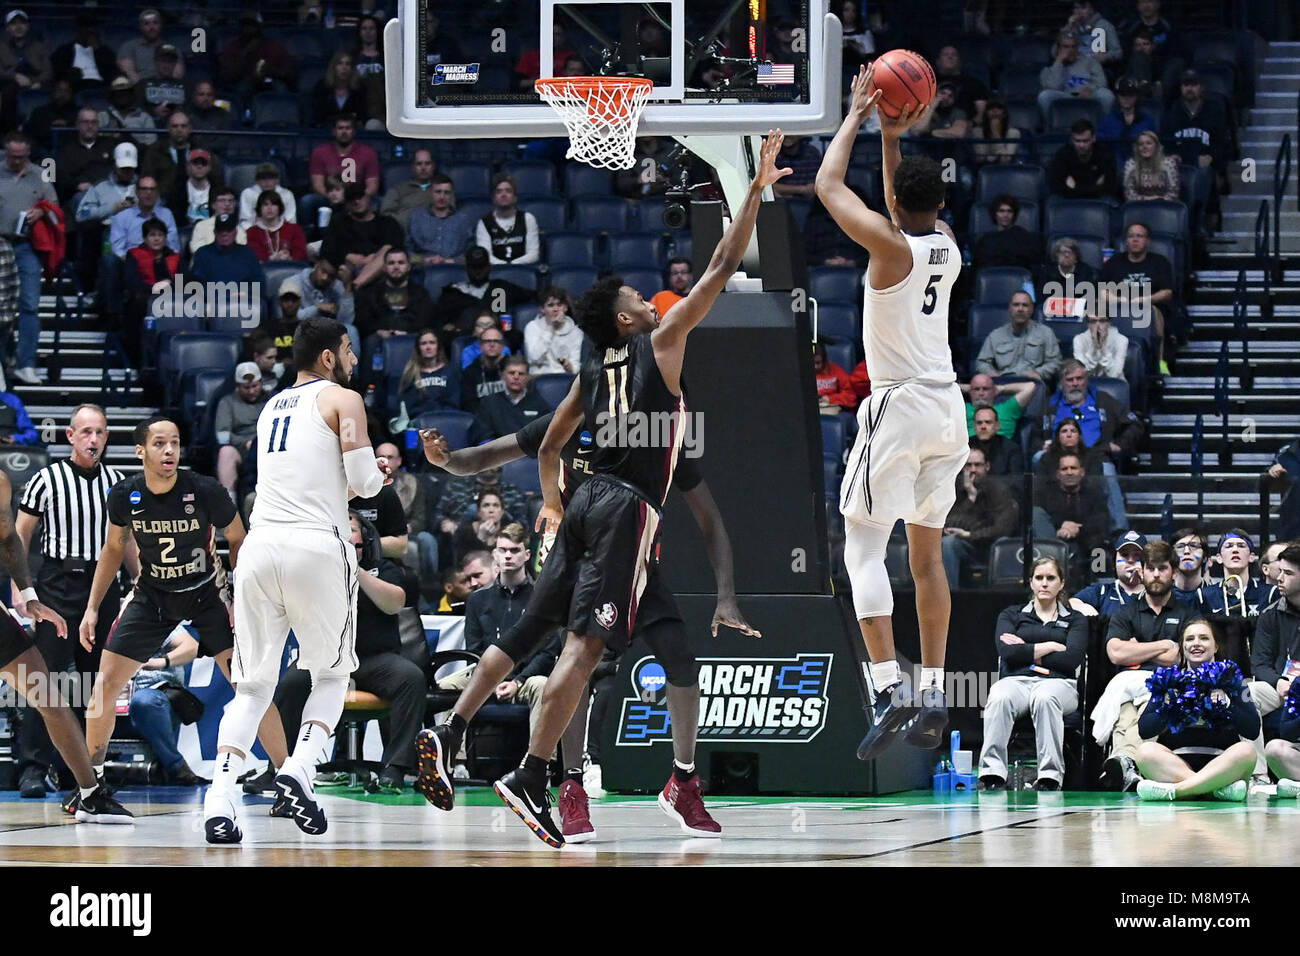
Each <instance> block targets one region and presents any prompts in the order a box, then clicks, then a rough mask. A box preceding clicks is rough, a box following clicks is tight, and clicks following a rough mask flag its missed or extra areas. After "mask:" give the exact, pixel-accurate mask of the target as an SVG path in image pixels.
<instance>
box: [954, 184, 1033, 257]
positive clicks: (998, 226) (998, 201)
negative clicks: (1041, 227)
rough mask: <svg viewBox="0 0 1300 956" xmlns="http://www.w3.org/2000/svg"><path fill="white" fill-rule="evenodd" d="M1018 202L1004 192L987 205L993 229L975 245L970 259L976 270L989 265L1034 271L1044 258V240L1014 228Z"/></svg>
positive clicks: (1018, 212) (1018, 209)
mask: <svg viewBox="0 0 1300 956" xmlns="http://www.w3.org/2000/svg"><path fill="white" fill-rule="evenodd" d="M1019 215H1020V200H1019V199H1017V198H1016V197H1015V196H1012V195H1009V194H1007V193H1003V194H1002V195H999V196H994V197H993V201H992V202H991V203H989V219H991V220H992V221H993V225H994V229H993V231H992V232H986V233H984V235H982V236H980V237H979V239H977V240H976V242H975V248H974V250H973V251H972V253H971V260H972V262H973V264H974V266H975V268H976V269H984V268H987V267H988V266H1019V267H1020V268H1022V269H1033V268H1035V267H1037V265H1038V263H1039V262H1040V261H1041V260H1042V258H1043V237H1042V236H1041V235H1039V234H1038V233H1036V232H1030V231H1029V230H1028V229H1026V228H1024V227H1023V226H1018V225H1016V219H1017V217H1019Z"/></svg>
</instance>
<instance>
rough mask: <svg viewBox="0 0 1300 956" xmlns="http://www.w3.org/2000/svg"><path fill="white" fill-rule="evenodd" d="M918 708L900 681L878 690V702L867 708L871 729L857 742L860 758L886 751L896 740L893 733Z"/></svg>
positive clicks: (910, 717)
mask: <svg viewBox="0 0 1300 956" xmlns="http://www.w3.org/2000/svg"><path fill="white" fill-rule="evenodd" d="M917 709H918V708H917V707H916V705H915V703H913V701H912V698H911V697H910V696H909V695H908V694H907V693H906V691H904V690H903V685H902V682H901V681H900V682H899V683H897V684H891V685H890V686H888V687H886V688H884V689H883V690H881V691H880V692H879V693H877V694H876V700H875V703H873V704H872V705H871V706H870V707H868V708H866V711H867V713H868V714H870V715H871V729H870V730H868V731H867V735H866V736H865V737H863V738H862V743H860V744H858V759H859V760H874V759H875V758H876V757H879V756H880V755H881V754H882V753H884V752H885V750H886V749H888V747H889V745H890V744H892V743H893V742H894V735H895V734H897V733H898V732H899V731H900V730H902V729H903V728H904V727H905V726H907V723H908V721H910V720H911V719H912V718H913V717H915V716H916V713H917Z"/></svg>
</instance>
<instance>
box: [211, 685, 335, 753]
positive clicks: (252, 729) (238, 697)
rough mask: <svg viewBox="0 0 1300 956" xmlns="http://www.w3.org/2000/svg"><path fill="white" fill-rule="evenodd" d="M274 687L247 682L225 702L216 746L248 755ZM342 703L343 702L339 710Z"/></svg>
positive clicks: (269, 702) (268, 705)
mask: <svg viewBox="0 0 1300 956" xmlns="http://www.w3.org/2000/svg"><path fill="white" fill-rule="evenodd" d="M274 693H275V686H274V685H270V686H268V685H267V684H266V683H265V682H263V681H244V682H242V683H241V684H240V685H239V688H238V689H237V690H236V691H235V699H234V700H232V701H231V702H230V703H228V704H227V705H226V712H225V713H224V714H223V715H222V717H221V727H220V729H219V730H218V731H217V746H218V747H230V748H233V749H234V750H237V751H239V752H240V753H241V754H243V755H244V756H245V757H247V756H248V755H249V754H250V753H251V752H252V750H253V742H254V741H255V740H256V739H257V727H258V725H259V724H260V723H261V722H262V717H263V716H264V715H265V714H266V709H267V708H268V707H270V706H271V697H272V696H273V695H274ZM341 707H342V705H341V704H340V710H341Z"/></svg>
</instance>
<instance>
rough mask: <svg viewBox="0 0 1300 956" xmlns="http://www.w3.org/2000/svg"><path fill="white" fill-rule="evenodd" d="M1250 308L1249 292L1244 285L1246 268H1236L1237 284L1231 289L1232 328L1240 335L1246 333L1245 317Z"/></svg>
mask: <svg viewBox="0 0 1300 956" xmlns="http://www.w3.org/2000/svg"><path fill="white" fill-rule="evenodd" d="M1249 308H1250V293H1249V292H1248V291H1247V286H1246V270H1245V269H1238V270H1237V284H1236V286H1234V287H1233V290H1232V328H1233V330H1234V331H1235V332H1238V333H1240V334H1241V335H1243V336H1244V335H1245V334H1246V318H1247V313H1248V311H1249Z"/></svg>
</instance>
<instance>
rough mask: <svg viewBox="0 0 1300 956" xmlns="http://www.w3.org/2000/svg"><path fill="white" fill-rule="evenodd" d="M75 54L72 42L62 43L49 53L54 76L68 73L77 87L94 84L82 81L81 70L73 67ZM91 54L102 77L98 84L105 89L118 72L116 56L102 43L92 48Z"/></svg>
mask: <svg viewBox="0 0 1300 956" xmlns="http://www.w3.org/2000/svg"><path fill="white" fill-rule="evenodd" d="M76 55H77V51H76V47H75V45H74V44H73V43H65V44H63V46H61V47H59V48H58V49H57V50H55V51H54V52H53V53H51V54H50V70H51V71H52V72H53V73H54V75H55V76H63V75H65V74H67V75H70V76H71V77H72V78H73V80H74V81H75V83H76V84H77V88H78V89H81V88H82V87H83V86H93V85H95V84H94V83H93V82H87V83H82V78H81V71H80V70H77V69H75V67H73V65H72V61H73V59H74V58H75V57H76ZM93 56H94V57H95V68H96V69H97V70H99V75H100V76H101V77H103V80H102V82H101V84H100V85H102V86H103V87H104V88H105V89H107V88H108V84H109V83H111V82H113V78H114V77H115V76H117V74H118V69H117V56H116V55H115V54H114V53H113V51H112V50H111V49H109V48H108V47H107V46H105V45H104V44H102V43H101V44H100V45H99V46H97V47H95V48H94V51H93Z"/></svg>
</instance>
